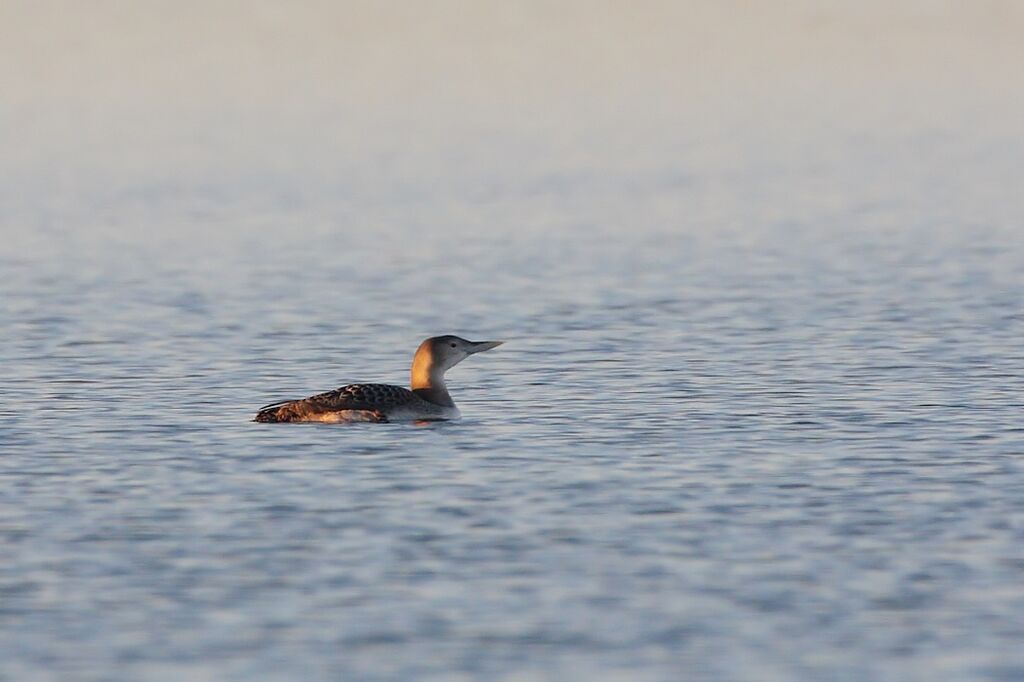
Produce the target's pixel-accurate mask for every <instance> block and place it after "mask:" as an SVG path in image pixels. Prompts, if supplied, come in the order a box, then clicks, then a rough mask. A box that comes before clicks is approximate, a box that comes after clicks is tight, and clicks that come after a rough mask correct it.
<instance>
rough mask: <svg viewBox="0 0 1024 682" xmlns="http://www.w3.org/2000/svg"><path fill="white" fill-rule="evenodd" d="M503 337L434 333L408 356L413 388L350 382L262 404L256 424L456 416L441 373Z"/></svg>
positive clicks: (456, 410)
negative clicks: (298, 397) (490, 338)
mask: <svg viewBox="0 0 1024 682" xmlns="http://www.w3.org/2000/svg"><path fill="white" fill-rule="evenodd" d="M502 343H503V342H502V341H467V340H466V339H462V338H459V337H458V336H450V335H449V336H432V337H430V338H429V339H425V340H424V341H423V343H421V344H420V347H419V348H417V349H416V355H415V356H413V359H412V373H411V374H412V380H411V387H412V390H409V389H407V388H402V387H401V386H391V385H389V384H349V385H348V386H342V387H341V388H338V389H335V390H333V391H327V392H326V393H318V394H317V395H313V396H310V397H308V398H303V399H301V400H284V401H281V402H277V403H271V404H270V405H266V406H264V407H261V408H260V410H259V412H257V413H256V418H255V419H254V420H253V421H257V422H328V423H335V424H336V423H347V422H391V421H419V420H444V419H458V418H459V408H457V407H455V403H454V402H453V401H452V397H451V396H450V395H449V394H448V387H447V386H446V385H445V383H444V373H445V372H446V371H447V370H449V369H451V368H452V367H454V366H455V365H457V364H459V363H460V362H462V361H463V360H465V359H466V358H468V357H469V356H470V355H473V354H474V353H481V352H483V351H485V350H491V349H492V348H497V347H498V346H500V345H501V344H502Z"/></svg>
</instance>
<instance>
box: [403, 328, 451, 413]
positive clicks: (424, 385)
mask: <svg viewBox="0 0 1024 682" xmlns="http://www.w3.org/2000/svg"><path fill="white" fill-rule="evenodd" d="M409 383H410V384H411V386H412V392H413V393H415V394H416V395H418V396H419V397H421V398H423V399H424V400H426V401H428V402H431V403H434V404H435V405H444V406H445V407H454V406H455V402H454V401H453V400H452V397H451V396H450V395H449V394H448V387H447V386H446V385H445V383H444V370H443V369H442V368H441V367H440V365H438V364H435V363H434V357H433V354H432V353H431V352H430V347H429V346H428V345H427V344H424V345H422V346H420V347H419V349H418V350H417V351H416V355H415V356H414V357H413V359H412V372H411V373H410V380H409Z"/></svg>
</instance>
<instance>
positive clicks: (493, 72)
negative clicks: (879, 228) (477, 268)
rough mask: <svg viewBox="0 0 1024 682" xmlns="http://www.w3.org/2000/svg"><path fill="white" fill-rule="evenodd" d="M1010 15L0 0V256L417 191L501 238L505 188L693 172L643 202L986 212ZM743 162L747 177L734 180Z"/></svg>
mask: <svg viewBox="0 0 1024 682" xmlns="http://www.w3.org/2000/svg"><path fill="white" fill-rule="evenodd" d="M1022 32H1024V7H1022V6H1021V4H1020V3H1018V2H1014V1H1013V0H979V1H978V2H972V3H960V2H944V1H941V0H940V1H935V0H903V1H901V2H896V3H891V2H875V1H873V0H869V1H867V2H815V1H810V0H807V1H804V0H785V1H782V2H774V3H757V2H742V1H739V0H727V1H726V2H700V1H693V2H655V1H643V2H639V3H628V4H626V3H616V2H597V3H595V2H574V1H572V0H567V1H565V2H557V3H547V2H529V1H527V2H518V3H513V4H509V5H506V6H501V7H497V6H492V5H482V4H480V3H474V2H457V1H447V0H446V1H442V2H432V3H428V4H422V5H421V4H414V5H404V4H395V3H386V2H385V3H379V2H342V3H338V2H317V1H316V0H310V1H306V2H300V3H289V4H287V5H285V4H283V3H279V2H263V1H259V0H257V1H255V2H245V3H242V2H226V1H225V2H212V3H196V2H171V1H168V2H161V1H157V2H151V3H147V4H146V5H144V6H140V5H135V4H132V3H121V2H105V1H100V2H96V3H90V4H89V5H88V6H87V7H86V6H80V5H78V4H76V3H68V2H22V1H20V0H12V1H10V2H5V3H3V6H2V7H0V79H2V83H3V92H2V100H0V104H2V106H0V145H2V149H3V150H4V151H3V154H2V158H0V173H2V177H3V183H2V188H0V202H2V204H0V205H2V208H3V221H4V224H5V230H6V231H8V234H10V231H11V230H12V228H13V229H15V230H16V231H17V232H18V235H19V237H18V239H19V241H18V242H17V244H18V246H19V247H20V248H24V247H25V243H24V242H23V241H22V240H28V241H29V242H30V243H32V244H33V245H34V246H36V247H38V248H53V247H52V246H50V247H47V246H45V245H42V244H40V243H39V242H38V241H37V240H42V241H44V242H45V241H49V240H50V238H52V237H53V236H57V235H59V236H62V237H63V236H68V235H67V231H71V232H76V230H75V229H74V228H71V227H67V226H65V228H64V230H65V231H61V230H58V231H57V232H56V233H53V232H47V231H46V228H47V225H49V228H51V229H56V228H53V225H52V224H50V222H49V221H55V220H59V219H60V218H61V217H64V216H67V215H69V214H71V215H73V214H74V212H75V211H82V210H84V211H92V210H94V209H96V208H100V209H103V208H110V207H113V206H117V207H118V209H119V213H122V214H123V211H124V210H132V209H134V210H139V211H142V212H143V214H145V212H146V211H158V212H159V213H160V214H161V215H166V213H167V211H176V210H181V207H182V206H184V205H188V206H189V207H190V210H192V211H211V212H223V211H231V210H240V209H243V210H244V209H251V210H260V208H259V207H263V208H266V205H267V204H269V205H271V206H276V207H279V206H281V205H307V204H308V203H309V202H312V201H316V202H317V203H318V205H319V206H320V215H322V216H323V218H324V220H329V221H332V222H335V223H336V222H337V221H338V220H339V219H343V220H344V221H345V222H346V223H347V227H348V228H350V229H352V230H358V229H367V228H370V227H371V225H370V224H368V223H371V222H372V221H370V220H368V219H362V220H360V219H359V217H358V216H357V215H355V213H356V210H357V207H362V206H365V205H374V206H378V205H383V206H386V207H388V209H389V210H392V209H396V208H397V207H403V206H404V207H409V206H410V205H416V206H418V207H422V206H423V205H424V204H425V203H432V202H436V203H437V204H438V205H446V206H448V208H449V209H450V208H451V206H452V205H453V204H455V205H459V206H465V205H467V204H468V205H471V206H474V207H475V209H474V210H479V211H482V212H483V215H486V216H487V217H488V218H489V220H488V221H486V222H487V223H488V224H487V225H483V224H480V225H479V226H478V228H477V229H481V230H483V229H488V230H494V229H503V228H504V229H512V230H519V229H530V228H531V225H532V223H533V221H531V220H522V219H521V218H522V217H521V216H520V217H519V218H520V219H518V220H517V221H516V223H517V224H516V225H514V226H513V225H507V224H502V221H501V220H500V217H498V216H496V215H492V214H491V213H492V210H493V213H496V214H501V213H502V212H503V210H502V209H497V210H494V207H495V205H497V204H500V203H501V202H502V201H503V200H506V199H508V198H509V197H510V196H517V195H519V194H520V193H526V194H528V195H531V196H532V195H537V194H547V195H549V196H553V195H557V196H558V197H559V199H558V201H560V202H569V201H572V200H573V199H578V198H579V196H580V194H591V193H592V194H594V195H597V196H588V197H587V199H586V200H585V201H584V203H588V204H590V203H592V202H595V201H601V200H602V199H601V198H602V197H603V198H604V199H603V200H604V201H610V200H611V199H610V198H609V197H607V194H608V193H612V194H621V193H622V192H631V193H632V192H635V191H637V190H639V191H650V190H649V188H650V186H651V185H652V183H653V184H659V185H661V186H664V185H665V184H666V183H667V184H670V185H671V184H673V183H675V184H676V185H677V186H680V187H682V186H685V185H687V183H691V182H697V181H700V182H704V183H707V184H708V185H711V186H709V187H707V188H706V189H707V191H706V192H702V193H701V196H700V197H699V199H697V202H698V203H699V205H692V204H688V205H685V206H683V205H682V201H681V200H680V199H677V200H676V204H677V205H671V204H672V203H673V201H672V199H671V198H666V197H665V196H662V198H661V200H660V202H658V203H659V204H660V206H659V207H658V209H657V210H661V211H663V212H669V213H675V214H682V213H684V212H685V213H688V214H696V215H695V218H694V219H692V220H690V221H688V222H687V224H686V225H685V226H677V229H699V227H698V225H697V224H698V223H707V222H708V221H707V220H702V217H701V212H702V211H710V210H720V211H727V212H729V215H728V216H727V217H728V218H729V219H736V220H742V219H743V217H744V215H745V214H744V212H743V211H744V209H743V205H744V204H750V203H760V202H770V201H771V196H770V195H772V194H774V193H785V192H786V181H785V177H786V176H787V174H794V173H804V172H810V173H811V174H813V176H814V177H815V178H816V182H817V184H816V185H815V186H814V187H813V190H814V192H813V194H814V196H808V197H804V200H805V201H807V202H808V206H807V209H808V210H815V209H817V210H824V209H826V208H827V205H828V203H829V202H830V201H833V202H834V201H835V197H836V196H837V195H839V194H846V193H848V192H851V191H853V192H855V193H856V199H857V200H858V201H860V202H861V203H862V204H865V205H866V204H872V203H878V202H880V201H882V200H883V198H884V195H885V194H886V193H887V192H888V191H889V190H890V188H892V186H893V185H895V184H897V183H903V184H906V185H908V188H907V190H906V191H907V192H913V191H918V190H924V189H927V190H928V191H929V195H928V199H929V203H931V204H932V205H933V206H932V210H942V208H943V207H946V210H948V205H949V202H952V201H970V202H971V204H970V206H971V210H972V211H977V212H984V215H992V217H995V218H998V217H1006V216H1005V214H1002V215H1001V214H1000V211H1001V210H1004V209H1001V208H1000V206H1001V205H1002V204H1005V203H1006V199H1008V198H1011V197H1012V195H1014V193H1015V192H1016V191H1017V189H1018V188H1019V184H1017V183H1016V182H1014V181H1015V180H1019V179H1020V176H1019V175H1016V173H1018V172H1019V171H1018V168H1017V164H1016V160H1017V158H1018V156H1017V154H1016V153H1014V154H1011V153H1009V152H1010V148H1012V150H1013V151H1014V152H1019V151H1020V146H1019V145H1021V144H1022V142H1021V139H1022V135H1021V128H1022V126H1024V123H1022V121H1024V116H1022V113H1024V87H1022V85H1024V83H1022V80H1024V75H1022V69H1021V68H1020V65H1021V64H1022V63H1024V41H1022V40H1021V35H1022ZM893 159H898V161H899V162H898V163H896V164H894V163H892V160H893ZM867 173H870V177H863V176H864V175H865V174H867ZM977 173H983V174H984V175H983V176H977V175H975V174H977ZM752 174H758V175H759V176H761V177H760V180H759V182H758V184H757V187H756V188H751V187H749V186H744V188H743V191H742V192H740V191H738V190H737V189H736V183H734V182H731V181H730V178H734V177H735V176H736V175H748V176H749V175H752ZM969 174H970V175H969ZM698 175H699V176H700V177H699V178H698V177H697V176H698ZM851 176H855V177H851ZM975 179H976V181H975ZM851 184H856V185H857V186H856V188H854V189H851V187H850V185H851ZM751 190H757V191H758V192H764V194H763V195H762V194H751ZM766 195H767V196H766ZM964 195H966V196H964ZM676 196H677V197H679V196H680V195H679V194H677V195H676ZM40 199H45V201H40ZM712 202H714V203H716V204H717V206H714V207H713V206H710V203H712ZM631 203H632V205H631V207H630V210H631V211H632V210H636V211H640V212H646V211H652V210H656V209H654V208H653V207H651V206H648V205H644V204H645V203H646V202H643V201H639V200H637V201H633V202H631ZM607 208H608V207H607V206H605V207H604V210H607ZM346 211H353V215H352V216H349V215H347V214H345V212H346ZM476 217H477V216H474V221H475V219H476ZM978 217H979V218H981V217H982V215H979V216H978ZM113 219H114V218H112V220H113ZM481 222H482V221H481ZM40 228H43V229H42V231H41V232H39V230H40ZM310 229H314V228H310ZM332 229H340V228H332ZM748 229H757V228H756V227H752V226H748ZM25 231H28V232H30V233H31V232H36V236H35V237H33V236H31V234H25V233H24V232H25ZM8 243H9V244H10V243H11V242H10V240H8Z"/></svg>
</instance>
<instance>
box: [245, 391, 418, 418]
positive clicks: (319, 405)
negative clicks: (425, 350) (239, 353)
mask: <svg viewBox="0 0 1024 682" xmlns="http://www.w3.org/2000/svg"><path fill="white" fill-rule="evenodd" d="M414 400H416V395H415V394H414V393H413V392H412V391H410V390H408V389H406V388H402V387H401V386H391V385H389V384H349V385H348V386H342V387H341V388H338V389H335V390H333V391H327V392H326V393H318V394H317V395H313V396H310V397H308V398H303V399H302V400H290V401H285V402H280V403H272V404H270V405H267V406H266V407H264V408H262V409H260V411H259V412H258V413H257V415H256V421H258V422H292V421H381V422H386V421H387V412H388V410H390V409H392V408H394V407H400V406H402V405H406V404H408V403H410V402H412V401H414ZM342 413H345V414H342ZM348 413H351V414H348Z"/></svg>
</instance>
